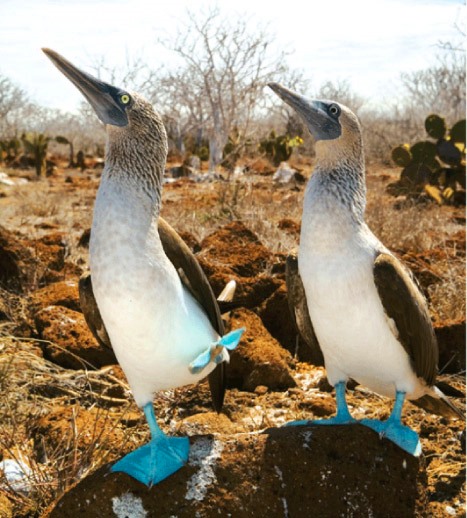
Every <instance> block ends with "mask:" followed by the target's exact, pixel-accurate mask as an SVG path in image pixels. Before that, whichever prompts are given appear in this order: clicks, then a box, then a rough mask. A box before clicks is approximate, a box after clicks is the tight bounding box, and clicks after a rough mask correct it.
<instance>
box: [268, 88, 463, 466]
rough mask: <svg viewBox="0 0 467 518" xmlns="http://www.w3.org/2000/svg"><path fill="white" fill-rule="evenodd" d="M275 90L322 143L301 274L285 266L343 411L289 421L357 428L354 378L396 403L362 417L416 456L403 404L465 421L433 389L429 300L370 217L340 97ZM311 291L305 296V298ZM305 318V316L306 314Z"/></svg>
mask: <svg viewBox="0 0 467 518" xmlns="http://www.w3.org/2000/svg"><path fill="white" fill-rule="evenodd" d="M269 86H270V88H271V89H272V90H273V91H274V92H275V93H276V94H277V95H278V96H279V97H280V98H281V99H282V100H283V101H285V102H286V103H287V104H288V105H289V106H291V107H292V108H293V109H294V110H295V111H296V112H297V113H298V114H299V115H300V116H301V118H302V119H303V120H304V122H305V124H306V126H307V128H308V130H309V131H310V133H311V134H312V136H313V137H314V139H315V141H316V147H315V151H316V161H315V167H314V171H313V174H312V176H311V178H310V180H309V182H308V185H307V187H306V191H305V197H304V202H303V215H302V225H301V234H300V248H299V252H298V271H295V272H294V269H293V264H291V265H290V267H289V268H288V275H289V279H288V285H289V286H294V290H293V291H292V292H289V297H293V296H294V294H298V296H299V299H300V300H292V301H291V304H292V306H293V307H295V308H296V311H295V314H297V315H301V318H300V321H299V322H297V324H298V327H299V329H300V330H301V331H302V332H305V333H306V336H305V339H306V340H307V341H308V343H310V344H311V345H312V348H313V349H314V350H316V349H318V348H319V349H320V350H321V351H322V354H323V356H324V364H325V367H326V373H327V377H328V380H329V382H330V383H331V385H333V386H334V387H335V391H336V403H337V413H336V416H335V417H333V418H330V419H322V420H315V421H296V422H294V423H290V424H298V425H304V424H350V423H354V422H356V420H355V419H354V418H353V417H352V416H351V414H350V412H349V409H348V406H347V402H346V394H345V392H346V383H347V380H348V379H349V378H352V379H354V380H355V381H357V382H358V383H360V384H362V385H365V386H367V387H368V388H370V389H371V390H372V391H374V392H377V393H379V394H381V395H383V396H387V397H394V398H395V403H394V406H393V410H392V412H391V415H390V417H389V418H388V419H387V420H386V421H379V420H373V419H363V420H361V421H359V422H360V423H361V424H363V425H366V426H368V427H370V428H372V429H373V430H375V431H377V432H378V433H379V434H380V435H381V436H384V437H387V438H388V439H390V440H391V441H393V442H394V443H396V444H398V445H399V446H400V447H401V448H403V449H404V450H406V451H408V452H409V453H411V454H412V455H415V456H416V455H419V454H420V452H421V446H420V441H419V438H418V435H417V433H416V432H415V431H413V430H411V429H410V428H409V427H407V426H404V425H403V424H402V422H401V412H402V406H403V403H404V400H405V399H406V398H407V399H409V400H412V401H413V402H414V403H415V404H418V405H420V406H422V407H424V408H426V409H427V410H429V411H430V412H435V413H439V414H441V415H445V416H448V417H462V416H463V414H462V412H461V411H460V410H458V409H457V408H456V407H455V406H454V405H453V404H452V403H451V402H450V401H449V400H448V398H447V397H446V396H445V395H444V394H443V393H442V392H441V391H440V390H439V389H438V388H437V387H436V386H435V378H436V375H437V362H438V346H437V342H436V338H435V334H434V331H433V327H432V324H431V319H430V315H429V312H428V306H427V302H426V300H425V298H424V296H423V295H422V293H421V291H420V290H419V288H418V287H417V284H416V283H415V281H414V279H413V278H412V276H411V273H410V272H409V271H408V270H407V269H406V268H405V267H404V265H403V264H402V263H401V262H400V261H399V260H398V259H397V258H396V257H395V256H394V255H393V254H392V253H391V252H390V251H389V250H388V249H387V248H386V247H385V246H384V245H383V244H382V243H381V242H380V241H379V239H378V238H377V237H376V236H375V235H374V234H373V233H372V232H371V230H370V229H369V228H368V226H367V225H366V223H365V220H364V211H365V204H366V186H365V163H364V151H363V143H362V135H361V128H360V123H359V121H358V119H357V117H356V116H355V115H354V113H352V111H351V110H350V109H349V108H347V107H345V106H343V105H341V104H339V103H337V102H334V101H328V100H310V99H307V98H305V97H303V96H301V95H299V94H297V93H295V92H293V91H291V90H289V89H287V88H285V87H284V86H282V85H280V84H277V83H271V84H269ZM303 293H304V294H305V297H306V300H305V301H304V300H303V297H300V294H303ZM304 307H305V308H307V310H308V311H309V317H310V318H309V321H308V320H307V319H305V318H303V315H302V313H303V308H304Z"/></svg>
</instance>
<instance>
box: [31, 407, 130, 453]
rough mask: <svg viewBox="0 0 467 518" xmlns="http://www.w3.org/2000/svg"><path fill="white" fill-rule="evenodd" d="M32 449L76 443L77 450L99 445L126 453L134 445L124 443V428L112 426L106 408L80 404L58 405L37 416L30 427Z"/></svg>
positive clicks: (86, 450)
mask: <svg viewBox="0 0 467 518" xmlns="http://www.w3.org/2000/svg"><path fill="white" fill-rule="evenodd" d="M31 437H32V439H33V440H34V449H35V451H36V452H37V454H38V455H39V457H40V456H42V455H44V454H47V451H58V450H60V449H62V450H63V451H64V452H65V451H66V450H67V449H72V448H73V445H75V446H78V444H79V448H78V447H76V454H77V455H78V454H79V455H85V454H86V453H88V454H89V453H90V452H89V450H90V448H94V447H96V445H98V446H99V448H105V449H106V450H116V451H117V452H118V454H122V452H124V453H128V452H130V451H131V450H132V448H134V445H131V444H128V445H127V444H126V442H127V441H126V440H125V430H123V429H122V428H121V427H119V426H115V422H113V420H112V417H111V415H109V411H107V410H103V409H102V408H98V407H92V408H89V409H87V408H84V407H82V406H80V405H78V404H77V405H73V406H57V407H56V408H54V409H53V410H52V411H50V412H49V413H47V414H46V415H44V416H43V417H41V418H40V419H38V420H37V421H36V422H35V423H34V425H33V426H32V428H31ZM77 460H78V459H77Z"/></svg>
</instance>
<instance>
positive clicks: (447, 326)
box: [434, 318, 466, 373]
mask: <svg viewBox="0 0 467 518" xmlns="http://www.w3.org/2000/svg"><path fill="white" fill-rule="evenodd" d="M434 328H435V334H436V338H437V340H438V347H439V362H438V365H439V367H440V368H441V369H442V370H443V372H446V373H457V372H462V371H465V340H466V333H465V318H461V319H459V320H448V321H444V322H439V323H435V324H434Z"/></svg>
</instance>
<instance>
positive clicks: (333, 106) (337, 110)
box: [328, 104, 341, 117]
mask: <svg viewBox="0 0 467 518" xmlns="http://www.w3.org/2000/svg"><path fill="white" fill-rule="evenodd" d="M328 111H329V113H330V114H331V115H332V116H333V117H339V115H340V114H341V109H340V108H339V106H338V105H337V104H331V106H329V109H328Z"/></svg>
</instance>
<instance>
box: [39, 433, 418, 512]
mask: <svg viewBox="0 0 467 518" xmlns="http://www.w3.org/2000/svg"><path fill="white" fill-rule="evenodd" d="M190 442H191V451H190V457H189V460H188V463H187V465H186V466H185V467H183V468H182V469H180V470H179V471H177V472H176V473H174V474H173V475H172V476H170V477H169V478H167V479H166V480H164V481H162V482H161V483H159V484H157V485H156V486H153V487H152V488H149V489H148V488H147V487H146V486H144V485H142V484H141V483H139V482H137V481H136V480H134V479H132V478H130V477H129V476H128V475H126V474H124V473H109V467H110V466H109V465H107V466H104V467H102V468H100V469H99V470H97V471H96V472H95V473H93V474H92V475H90V476H88V477H86V478H85V479H84V480H82V481H81V482H80V483H78V484H77V485H76V486H75V487H73V488H72V489H70V490H69V491H68V492H67V493H65V494H64V496H63V497H62V498H61V499H60V500H59V501H58V502H56V504H55V505H53V506H52V507H51V508H49V510H48V512H46V514H45V515H44V516H48V517H50V518H65V517H66V518H71V517H73V518H74V517H77V516H86V517H87V518H97V517H99V518H100V517H102V516H117V517H124V516H126V517H143V516H145V517H147V518H152V517H157V518H169V517H172V516H177V517H178V518H185V517H186V518H192V517H193V516H202V517H205V518H210V517H217V516H234V517H262V516H268V517H271V518H273V517H281V518H282V517H287V516H288V517H299V516H304V517H305V516H322V517H334V516H349V517H360V516H379V517H392V516H400V517H409V516H410V517H416V516H420V517H421V516H426V505H427V492H426V471H425V465H424V464H425V463H424V458H423V457H422V458H421V459H418V458H415V457H412V456H411V455H409V454H407V453H406V452H404V451H403V450H401V449H400V448H398V447H397V446H396V445H394V444H393V443H390V442H388V441H387V440H385V439H383V440H380V439H379V437H378V435H377V434H376V433H374V432H373V431H372V430H370V429H368V428H365V427H362V426H360V425H354V426H326V427H319V426H315V427H284V428H272V429H268V430H266V431H264V432H263V433H259V434H258V433H255V434H247V433H243V434H237V435H216V436H195V437H191V438H190Z"/></svg>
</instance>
